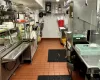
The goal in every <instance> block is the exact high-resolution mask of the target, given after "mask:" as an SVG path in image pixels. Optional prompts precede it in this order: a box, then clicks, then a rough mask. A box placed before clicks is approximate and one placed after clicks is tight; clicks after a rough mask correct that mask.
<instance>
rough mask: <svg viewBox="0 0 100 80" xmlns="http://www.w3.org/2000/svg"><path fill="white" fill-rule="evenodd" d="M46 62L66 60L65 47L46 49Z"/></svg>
mask: <svg viewBox="0 0 100 80" xmlns="http://www.w3.org/2000/svg"><path fill="white" fill-rule="evenodd" d="M48 62H67V58H66V50H65V49H50V50H49V51H48Z"/></svg>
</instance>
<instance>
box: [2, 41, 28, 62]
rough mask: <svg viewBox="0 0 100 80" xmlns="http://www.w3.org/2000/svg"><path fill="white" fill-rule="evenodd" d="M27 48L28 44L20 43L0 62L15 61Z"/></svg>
mask: <svg viewBox="0 0 100 80" xmlns="http://www.w3.org/2000/svg"><path fill="white" fill-rule="evenodd" d="M28 46H29V43H24V42H23V43H22V44H20V45H19V46H18V47H16V48H15V49H14V50H13V51H11V52H10V53H9V54H7V55H6V56H4V57H3V58H2V61H3V62H5V61H8V62H9V61H15V60H16V59H17V58H18V57H19V56H20V55H21V54H22V52H23V51H24V50H25V49H26V48H27V47H28Z"/></svg>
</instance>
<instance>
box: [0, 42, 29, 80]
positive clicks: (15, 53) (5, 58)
mask: <svg viewBox="0 0 100 80" xmlns="http://www.w3.org/2000/svg"><path fill="white" fill-rule="evenodd" d="M29 45H30V44H29V43H25V42H23V43H20V44H14V45H12V46H11V47H10V48H8V49H5V48H3V50H1V53H0V80H8V79H9V78H10V76H11V75H12V74H13V73H14V71H15V70H16V68H17V67H18V66H19V65H20V63H21V61H20V59H21V58H20V55H22V54H23V52H24V51H25V50H26V49H27V48H28V47H29ZM6 64H7V65H6ZM12 66H14V68H12V69H11V70H8V68H11V67H12Z"/></svg>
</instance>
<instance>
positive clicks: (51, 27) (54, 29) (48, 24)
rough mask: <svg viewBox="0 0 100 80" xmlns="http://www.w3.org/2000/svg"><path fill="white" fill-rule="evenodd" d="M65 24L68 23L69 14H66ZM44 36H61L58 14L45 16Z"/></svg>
mask: <svg viewBox="0 0 100 80" xmlns="http://www.w3.org/2000/svg"><path fill="white" fill-rule="evenodd" d="M64 20H65V24H68V16H64ZM43 38H60V32H59V28H58V24H57V16H53V15H50V16H45V17H44V29H43Z"/></svg>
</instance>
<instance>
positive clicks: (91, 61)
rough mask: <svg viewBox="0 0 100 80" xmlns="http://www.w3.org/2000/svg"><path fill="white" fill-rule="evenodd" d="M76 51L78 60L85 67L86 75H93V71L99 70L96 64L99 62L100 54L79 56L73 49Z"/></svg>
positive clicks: (79, 53)
mask: <svg viewBox="0 0 100 80" xmlns="http://www.w3.org/2000/svg"><path fill="white" fill-rule="evenodd" d="M73 48H74V50H75V51H76V54H77V55H78V57H79V58H80V60H81V61H82V62H83V63H84V64H85V65H86V67H87V74H95V70H99V67H98V63H99V60H100V54H98V55H97V54H94V55H88V54H89V52H88V51H87V54H86V53H85V55H83V54H81V52H80V51H79V50H78V49H76V48H75V47H73Z"/></svg>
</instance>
